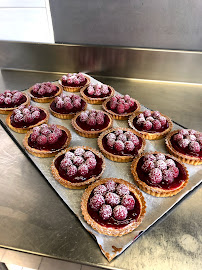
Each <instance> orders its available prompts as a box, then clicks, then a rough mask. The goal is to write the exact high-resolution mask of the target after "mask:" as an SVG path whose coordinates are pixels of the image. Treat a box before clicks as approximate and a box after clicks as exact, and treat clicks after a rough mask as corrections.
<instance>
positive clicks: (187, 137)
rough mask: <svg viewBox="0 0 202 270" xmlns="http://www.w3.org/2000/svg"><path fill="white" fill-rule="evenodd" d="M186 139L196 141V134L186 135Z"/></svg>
mask: <svg viewBox="0 0 202 270" xmlns="http://www.w3.org/2000/svg"><path fill="white" fill-rule="evenodd" d="M186 139H187V140H189V141H196V136H195V135H192V134H190V135H188V136H186Z"/></svg>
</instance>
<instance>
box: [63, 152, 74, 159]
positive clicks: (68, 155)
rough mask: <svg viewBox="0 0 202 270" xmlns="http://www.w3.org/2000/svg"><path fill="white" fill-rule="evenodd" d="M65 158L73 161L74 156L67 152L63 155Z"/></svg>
mask: <svg viewBox="0 0 202 270" xmlns="http://www.w3.org/2000/svg"><path fill="white" fill-rule="evenodd" d="M65 157H66V158H70V159H71V160H73V159H74V157H75V155H74V153H72V152H71V151H68V152H66V153H65Z"/></svg>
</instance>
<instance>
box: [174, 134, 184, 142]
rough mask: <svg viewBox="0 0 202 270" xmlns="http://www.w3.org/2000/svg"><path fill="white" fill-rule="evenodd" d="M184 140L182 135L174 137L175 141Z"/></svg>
mask: <svg viewBox="0 0 202 270" xmlns="http://www.w3.org/2000/svg"><path fill="white" fill-rule="evenodd" d="M182 139H183V135H182V134H180V133H177V134H175V135H174V136H173V140H174V141H180V140H182Z"/></svg>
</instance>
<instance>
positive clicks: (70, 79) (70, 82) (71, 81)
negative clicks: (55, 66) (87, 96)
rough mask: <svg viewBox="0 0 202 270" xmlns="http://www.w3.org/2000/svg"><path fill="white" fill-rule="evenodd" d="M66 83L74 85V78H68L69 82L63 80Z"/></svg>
mask: <svg viewBox="0 0 202 270" xmlns="http://www.w3.org/2000/svg"><path fill="white" fill-rule="evenodd" d="M63 81H64V82H67V83H68V84H72V83H73V82H74V79H73V78H67V80H63Z"/></svg>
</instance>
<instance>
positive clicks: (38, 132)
mask: <svg viewBox="0 0 202 270" xmlns="http://www.w3.org/2000/svg"><path fill="white" fill-rule="evenodd" d="M40 132H41V128H40V127H34V128H33V133H36V134H38V135H39V134H40Z"/></svg>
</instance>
